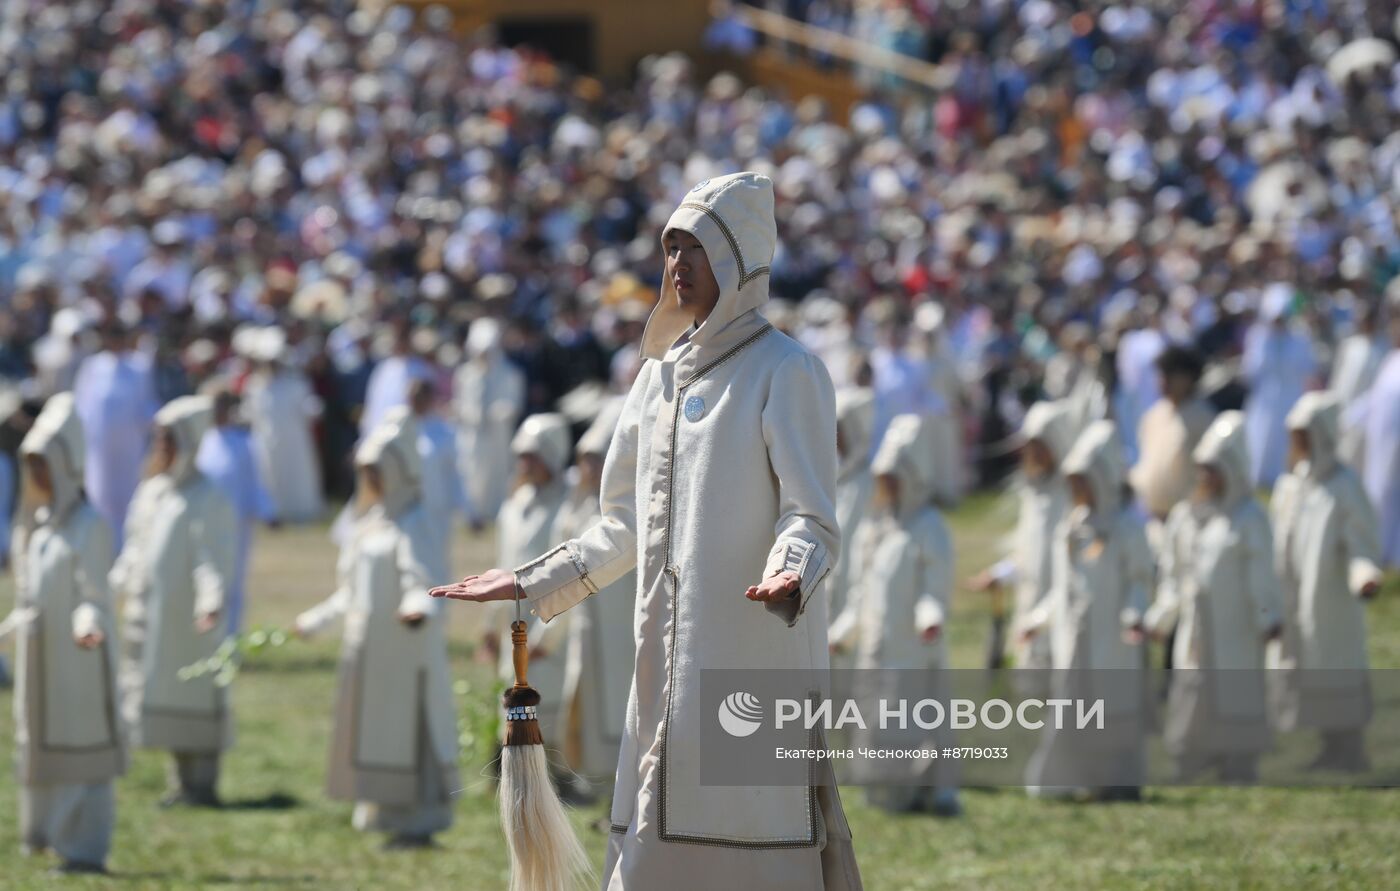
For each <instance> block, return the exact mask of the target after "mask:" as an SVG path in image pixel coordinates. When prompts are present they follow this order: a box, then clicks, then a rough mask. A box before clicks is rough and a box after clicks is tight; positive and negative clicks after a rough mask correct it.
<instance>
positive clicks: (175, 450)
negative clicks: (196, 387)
mask: <svg viewBox="0 0 1400 891" xmlns="http://www.w3.org/2000/svg"><path fill="white" fill-rule="evenodd" d="M213 413H214V409H213V403H212V400H210V399H209V398H208V397H207V396H182V397H180V398H178V399H174V400H172V401H171V402H170V403H168V404H167V405H166V406H165V407H163V408H162V409H161V410H160V411H159V412H158V413H157V414H156V418H155V431H156V432H155V445H154V447H153V455H152V459H153V460H152V469H153V473H152V475H151V476H149V477H147V478H146V479H145V480H144V481H142V483H141V487H140V488H139V489H137V491H136V496H135V498H133V499H132V505H131V514H130V516H129V517H128V518H127V530H126V531H127V535H126V543H125V544H124V545H123V546H122V550H121V553H120V554H119V555H118V556H117V561H116V563H115V565H113V567H112V572H111V574H110V576H109V578H110V581H111V585H112V588H113V590H114V591H115V592H117V593H120V594H122V595H124V596H125V598H126V601H125V605H124V606H123V609H122V615H123V619H124V620H125V621H124V626H123V629H122V635H123V638H124V646H123V657H122V666H121V674H120V684H121V690H122V715H123V718H124V720H125V721H126V724H127V726H128V727H129V728H130V730H131V732H132V742H133V743H134V744H135V745H137V746H140V747H141V748H146V749H163V750H166V751H168V752H170V753H171V770H170V774H169V779H170V786H171V791H170V794H169V795H168V796H167V797H166V799H165V802H166V803H167V804H191V805H198V806H205V807H217V806H218V804H219V797H218V791H217V786H218V779H219V758H220V756H221V754H222V753H223V751H224V750H226V749H227V748H228V747H229V746H230V745H232V742H233V720H232V716H231V714H230V708H229V705H230V704H229V691H228V689H227V687H226V686H222V685H220V684H219V683H217V682H216V678H217V675H215V674H205V675H203V676H201V677H195V678H188V677H181V671H180V670H181V669H183V668H186V667H188V666H191V665H194V664H195V663H196V662H199V661H201V660H204V659H208V658H209V657H211V656H213V655H214V652H215V650H217V649H218V647H219V644H220V642H221V641H222V640H223V639H224V636H225V622H226V621H227V613H226V610H227V598H228V588H229V584H230V583H231V582H232V580H233V577H234V573H235V571H236V566H237V563H238V550H237V549H238V519H237V514H236V513H235V512H234V508H233V505H232V504H230V503H229V501H228V499H226V498H225V497H224V495H223V493H222V492H220V491H219V489H218V487H217V486H215V485H214V483H213V482H211V481H210V480H209V479H208V478H207V477H206V476H204V474H202V473H200V472H199V469H198V468H197V467H196V466H195V456H196V454H197V452H198V449H199V444H200V441H201V440H202V439H203V437H204V433H205V431H206V430H207V429H208V427H209V424H210V422H211V421H212V419H213Z"/></svg>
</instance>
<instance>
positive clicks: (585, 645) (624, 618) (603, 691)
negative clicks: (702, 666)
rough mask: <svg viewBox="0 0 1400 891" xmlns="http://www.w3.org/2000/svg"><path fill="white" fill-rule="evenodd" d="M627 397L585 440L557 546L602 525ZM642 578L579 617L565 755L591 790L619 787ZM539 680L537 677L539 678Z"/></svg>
mask: <svg viewBox="0 0 1400 891" xmlns="http://www.w3.org/2000/svg"><path fill="white" fill-rule="evenodd" d="M624 401H625V399H624V397H622V396H616V397H613V398H612V399H611V400H610V401H609V402H607V403H606V404H605V405H604V407H603V409H602V411H600V412H599V413H598V416H597V417H596V418H595V419H594V421H593V423H592V424H591V425H590V426H589V428H588V430H587V432H585V433H584V434H583V437H582V438H580V439H579V441H578V446H577V448H576V449H575V450H574V454H575V456H576V467H577V479H576V480H575V481H574V484H573V487H572V488H571V489H570V491H569V496H568V499H567V500H566V501H565V502H564V504H563V506H562V507H561V508H560V509H559V515H558V516H557V517H556V518H555V521H554V530H553V532H552V533H551V536H550V537H551V539H552V540H553V541H568V540H569V539H572V538H576V537H577V536H579V535H582V534H583V533H584V532H585V531H587V530H588V529H589V528H590V527H591V526H593V525H594V524H595V523H597V522H598V521H599V520H600V519H602V516H603V514H602V507H601V504H600V501H599V491H600V488H601V485H602V476H603V459H604V458H605V457H607V454H608V447H609V446H610V445H611V444H612V438H613V433H614V431H615V430H616V429H617V420H618V418H619V417H620V416H621V415H622V405H623V402H624ZM636 589H637V578H636V575H635V573H632V572H628V573H626V574H625V575H623V576H622V577H621V578H619V579H617V581H615V582H613V583H611V584H609V585H607V586H605V587H604V588H602V589H601V590H600V591H599V592H598V594H597V595H595V596H593V597H589V598H588V599H587V600H585V601H584V602H583V603H581V604H579V607H578V609H577V610H574V611H572V613H571V616H572V618H571V620H570V623H569V630H568V634H569V640H568V643H567V645H566V649H565V657H564V698H563V703H564V714H563V719H562V725H563V733H564V735H563V737H561V740H562V742H563V750H564V757H565V760H567V761H568V763H569V766H570V767H572V768H573V769H574V770H576V771H578V772H579V773H580V774H582V775H583V776H584V778H585V779H587V780H588V781H590V782H591V783H594V782H599V781H602V782H604V783H606V782H611V780H612V778H613V774H614V773H615V772H616V770H617V756H618V752H619V751H620V748H621V745H622V735H623V730H624V725H625V723H626V719H627V692H628V689H629V688H630V687H631V684H632V654H633V650H634V649H635V645H634V642H633V639H632V608H633V601H634V600H635V597H636ZM532 677H533V675H532Z"/></svg>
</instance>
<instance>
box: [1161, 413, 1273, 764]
mask: <svg viewBox="0 0 1400 891" xmlns="http://www.w3.org/2000/svg"><path fill="white" fill-rule="evenodd" d="M1193 457H1194V458H1195V461H1196V465H1197V472H1198V481H1197V486H1196V491H1195V493H1194V494H1193V496H1192V498H1191V499H1190V500H1188V501H1183V502H1181V503H1180V504H1178V505H1177V506H1176V507H1175V508H1174V509H1173V510H1172V512H1171V516H1170V517H1169V518H1168V520H1167V524H1166V528H1165V530H1164V532H1163V536H1162V538H1163V541H1162V546H1161V548H1160V549H1159V552H1158V553H1159V555H1160V558H1161V566H1160V572H1159V575H1158V584H1157V598H1156V601H1155V602H1154V603H1153V604H1152V608H1151V609H1150V610H1148V611H1147V618H1146V622H1145V624H1146V626H1147V628H1148V630H1149V632H1151V633H1152V634H1153V636H1155V637H1157V638H1158V639H1165V638H1166V636H1167V634H1168V633H1169V632H1170V631H1171V630H1172V629H1175V630H1176V635H1175V638H1174V640H1173V649H1174V651H1175V652H1174V653H1173V658H1172V674H1171V692H1170V694H1169V697H1168V702H1167V720H1166V732H1165V738H1166V746H1167V751H1168V752H1169V753H1171V755H1172V757H1173V758H1175V759H1176V763H1177V771H1178V775H1179V778H1180V779H1183V780H1189V779H1192V778H1194V777H1195V776H1196V775H1198V774H1199V773H1200V772H1201V771H1203V770H1212V769H1213V770H1216V771H1218V772H1219V775H1220V778H1221V779H1222V780H1224V781H1226V782H1252V781H1253V780H1254V779H1256V777H1257V763H1258V758H1259V754H1260V753H1261V752H1263V751H1265V750H1266V749H1267V748H1268V746H1269V742H1270V731H1269V714H1268V698H1267V691H1266V690H1265V684H1264V671H1263V669H1264V646H1265V644H1266V642H1268V641H1270V640H1276V639H1277V638H1278V637H1279V635H1280V634H1281V632H1282V627H1283V614H1282V600H1281V597H1280V587H1279V580H1278V576H1277V575H1276V574H1275V572H1274V562H1273V561H1274V552H1273V551H1274V542H1273V534H1272V532H1271V531H1270V528H1269V517H1268V514H1266V513H1265V511H1264V509H1263V507H1261V506H1260V504H1259V503H1258V501H1256V500H1255V498H1254V492H1253V487H1252V486H1251V485H1250V483H1249V451H1248V448H1247V446H1246V444H1245V435H1244V416H1243V415H1242V414H1240V413H1239V412H1226V413H1225V414H1223V415H1221V416H1220V417H1219V418H1217V419H1216V420H1215V422H1214V423H1213V424H1212V425H1211V426H1210V428H1209V429H1208V430H1207V431H1206V434H1205V436H1204V437H1203V438H1202V439H1201V442H1200V444H1199V445H1198V446H1197V447H1196V449H1195V452H1194V455H1193Z"/></svg>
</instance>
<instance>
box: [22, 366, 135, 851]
mask: <svg viewBox="0 0 1400 891" xmlns="http://www.w3.org/2000/svg"><path fill="white" fill-rule="evenodd" d="M82 440H83V436H82V430H81V426H80V424H79V423H78V421H77V418H76V416H75V413H74V412H73V409H72V400H71V398H70V397H69V396H68V395H67V394H60V395H58V396H55V397H53V398H52V399H51V400H50V401H49V404H48V405H46V406H45V409H44V411H43V412H42V413H41V414H40V416H39V418H38V419H37V420H36V422H35V424H34V426H33V428H31V430H30V433H29V435H27V436H26V438H25V441H24V445H23V446H22V447H21V451H22V452H23V453H26V454H34V455H37V456H40V457H42V458H43V459H44V460H45V462H46V463H47V464H48V466H49V477H50V480H51V481H52V483H53V489H54V499H53V502H52V503H51V504H50V505H49V506H47V507H44V508H41V509H40V511H39V512H38V514H37V515H36V516H35V518H34V519H35V524H34V525H33V527H32V528H31V529H30V530H29V531H28V533H27V535H22V536H20V537H18V538H17V540H16V551H17V553H16V554H15V559H14V568H15V583H16V584H15V589H16V612H15V616H14V619H13V625H14V630H15V632H16V634H17V637H18V658H17V668H18V672H17V677H16V689H15V699H14V711H15V742H16V754H17V756H18V759H17V760H18V767H19V783H20V836H21V842H22V843H23V844H25V845H26V846H28V847H29V848H31V849H36V850H41V849H44V848H53V849H54V850H55V851H56V852H57V853H58V854H59V856H60V857H62V858H63V859H64V860H65V861H74V862H78V863H84V864H91V865H100V864H102V863H103V862H104V861H105V860H106V858H107V851H108V849H109V848H110V846H111V838H112V831H113V829H114V827H115V813H114V806H113V801H114V799H113V795H112V780H113V778H115V777H117V776H120V775H121V774H122V773H123V772H124V771H125V769H126V752H125V745H124V739H123V734H122V731H121V727H120V722H119V719H118V709H117V700H116V684H115V677H116V658H115V652H116V640H115V637H114V632H115V627H114V624H115V623H114V622H113V621H112V608H111V607H112V604H111V596H110V594H109V591H108V587H107V571H108V570H109V569H110V568H111V563H112V535H111V532H110V531H109V530H108V528H107V523H106V521H105V520H104V519H103V518H102V516H101V515H100V514H98V513H97V511H96V510H95V509H94V508H93V507H92V506H91V505H90V504H88V503H87V502H86V501H83V500H82V476H83V474H82V458H83V451H84V448H83V441H82ZM94 633H101V634H102V635H103V636H104V638H105V639H104V640H103V642H102V643H101V644H99V645H98V646H97V647H95V648H93V649H84V648H83V647H81V646H79V645H78V643H77V639H78V638H80V637H84V636H86V635H89V634H94Z"/></svg>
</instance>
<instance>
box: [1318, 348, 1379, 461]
mask: <svg viewBox="0 0 1400 891" xmlns="http://www.w3.org/2000/svg"><path fill="white" fill-rule="evenodd" d="M1386 346H1387V345H1386V342H1385V338H1384V337H1381V336H1378V335H1374V334H1353V335H1351V336H1350V337H1348V338H1346V339H1345V340H1343V341H1342V342H1341V343H1340V344H1338V345H1337V356H1336V358H1335V359H1334V360H1333V361H1332V376H1331V378H1330V379H1329V380H1328V382H1327V389H1329V390H1331V391H1332V392H1333V393H1336V394H1337V398H1338V399H1340V400H1341V403H1342V415H1343V417H1342V437H1341V441H1340V443H1339V444H1338V449H1339V454H1340V456H1341V459H1342V461H1344V462H1346V464H1347V465H1348V466H1350V467H1354V468H1357V469H1358V470H1359V469H1360V468H1361V467H1362V466H1363V462H1364V456H1365V446H1366V427H1365V424H1363V423H1356V424H1353V423H1348V414H1349V413H1350V410H1351V408H1352V407H1353V406H1354V405H1355V404H1356V403H1357V401H1358V400H1360V399H1361V398H1362V397H1364V396H1365V395H1366V393H1367V391H1369V390H1370V389H1371V385H1372V384H1373V383H1375V380H1376V375H1377V374H1379V373H1380V369H1381V363H1382V362H1383V361H1385V354H1386Z"/></svg>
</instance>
